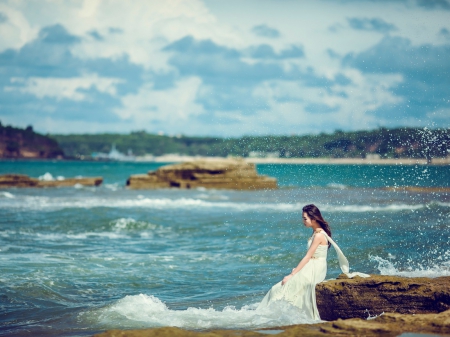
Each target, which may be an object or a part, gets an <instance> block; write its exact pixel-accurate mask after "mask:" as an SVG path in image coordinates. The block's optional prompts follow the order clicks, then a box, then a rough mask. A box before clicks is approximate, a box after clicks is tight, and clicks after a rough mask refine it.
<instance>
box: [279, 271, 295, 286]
mask: <svg viewBox="0 0 450 337" xmlns="http://www.w3.org/2000/svg"><path fill="white" fill-rule="evenodd" d="M292 276H294V275H292V274H289V275H287V276H285V277H284V278H283V281H281V285H282V286H284V285H285V284H286V283H287V281H289V280H290V279H291V277H292Z"/></svg>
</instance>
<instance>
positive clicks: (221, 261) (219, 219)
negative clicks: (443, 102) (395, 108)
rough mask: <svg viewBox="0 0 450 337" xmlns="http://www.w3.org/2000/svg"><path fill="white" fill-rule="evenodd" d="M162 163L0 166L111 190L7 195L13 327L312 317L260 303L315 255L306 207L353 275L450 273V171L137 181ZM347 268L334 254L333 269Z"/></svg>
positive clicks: (7, 323) (1, 291) (219, 324)
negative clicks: (181, 183)
mask: <svg viewBox="0 0 450 337" xmlns="http://www.w3.org/2000/svg"><path fill="white" fill-rule="evenodd" d="M157 167H158V165H156V164H143V163H87V162H0V174H3V173H8V172H15V173H24V174H28V175H30V176H34V177H38V176H42V175H44V174H45V173H47V172H48V173H50V174H51V175H52V176H54V177H57V176H65V177H70V176H77V175H83V176H96V175H100V176H103V177H104V178H105V182H104V184H103V185H102V186H101V187H97V188H93V187H81V188H55V189H50V188H49V189H3V190H0V214H1V216H0V259H1V262H0V263H1V268H2V273H1V274H0V301H1V302H0V303H1V307H0V334H2V335H12V336H14V335H16V336H22V335H25V334H32V335H35V336H38V335H46V336H52V335H54V336H85V335H92V334H93V333H95V332H99V331H103V330H106V329H113V328H145V327H159V326H178V327H183V328H188V329H208V328H246V329H258V328H261V327H270V326H277V325H278V326H280V325H287V324H294V323H302V322H309V321H308V320H306V319H305V318H304V317H303V315H302V313H301V312H297V311H296V310H295V309H294V308H290V307H288V306H287V305H280V306H278V307H274V308H271V310H270V311H267V312H256V311H255V310H254V309H255V306H256V304H257V303H258V302H259V301H260V300H261V299H262V297H263V295H264V294H265V292H266V291H267V290H268V289H269V288H270V286H271V285H272V284H273V283H276V282H278V281H279V280H280V279H281V278H282V277H283V276H284V275H285V274H287V273H289V272H290V270H291V269H292V268H293V267H294V266H295V265H296V264H297V263H298V261H299V259H301V258H302V256H303V254H304V252H305V248H306V240H307V238H308V237H309V236H310V234H311V233H310V230H307V229H305V228H304V227H303V225H302V224H301V220H300V216H301V208H302V206H303V205H305V204H308V203H315V204H316V205H318V206H319V207H320V208H321V210H322V212H323V215H324V217H325V218H326V219H327V220H329V222H330V224H331V226H332V230H333V237H334V238H335V240H336V241H337V243H338V244H339V245H340V247H341V248H342V250H343V251H344V254H346V255H347V257H348V259H349V261H350V266H351V269H352V270H355V271H362V272H366V273H375V274H386V275H402V276H428V277H437V276H443V275H450V250H449V248H448V247H449V245H448V242H449V233H450V229H449V228H450V226H449V225H450V217H449V215H450V198H449V194H448V193H443V192H442V193H436V192H405V191H397V192H395V191H389V190H385V189H383V187H386V186H422V187H432V186H443V187H449V186H450V172H449V171H450V170H449V167H448V166H352V165H342V166H331V165H259V166H258V171H259V172H260V173H263V174H269V175H271V176H275V177H277V178H278V179H279V182H280V186H281V188H280V189H279V190H276V191H255V192H239V191H223V190H205V189H197V190H176V189H164V190H148V191H133V190H127V189H125V188H124V183H125V181H126V179H127V178H128V176H129V175H130V174H135V173H143V172H146V171H148V170H152V169H156V168H157ZM338 274H339V266H338V263H337V261H336V255H335V253H334V251H333V249H331V250H330V254H329V258H328V275H327V278H334V277H336V276H337V275H338Z"/></svg>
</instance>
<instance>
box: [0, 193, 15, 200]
mask: <svg viewBox="0 0 450 337" xmlns="http://www.w3.org/2000/svg"><path fill="white" fill-rule="evenodd" d="M0 197H4V198H8V199H14V198H15V197H14V194H12V193H9V192H0Z"/></svg>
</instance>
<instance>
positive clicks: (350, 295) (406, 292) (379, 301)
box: [316, 275, 450, 321]
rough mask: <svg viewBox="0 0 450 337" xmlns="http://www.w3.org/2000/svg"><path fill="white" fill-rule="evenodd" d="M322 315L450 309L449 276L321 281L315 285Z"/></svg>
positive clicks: (325, 318)
mask: <svg viewBox="0 0 450 337" xmlns="http://www.w3.org/2000/svg"><path fill="white" fill-rule="evenodd" d="M316 297H317V308H318V309H319V312H320V317H321V318H322V319H324V320H327V321H331V320H336V319H338V318H355V317H359V318H367V317H368V316H369V314H370V315H372V316H373V315H379V314H381V313H382V312H396V313H400V314H427V313H438V312H442V311H445V310H449V309H450V277H438V278H426V277H416V278H405V277H397V276H382V275H371V277H369V278H361V277H355V278H353V279H348V278H346V276H345V275H341V276H339V278H338V279H337V280H331V281H327V282H322V283H320V284H318V285H317V286H316Z"/></svg>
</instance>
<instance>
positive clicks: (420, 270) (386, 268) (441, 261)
mask: <svg viewBox="0 0 450 337" xmlns="http://www.w3.org/2000/svg"><path fill="white" fill-rule="evenodd" d="M369 258H370V260H372V261H375V262H377V263H378V270H379V271H380V273H381V275H394V276H403V277H431V278H434V277H440V276H450V251H447V252H446V253H445V254H443V256H441V257H439V258H437V259H436V262H435V263H434V264H431V265H430V264H428V265H426V266H424V265H423V264H421V263H416V264H413V263H412V262H410V264H411V265H410V266H406V267H403V268H399V267H396V266H395V265H396V263H395V262H394V261H393V260H392V259H391V261H389V260H385V259H383V258H381V257H379V256H369Z"/></svg>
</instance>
